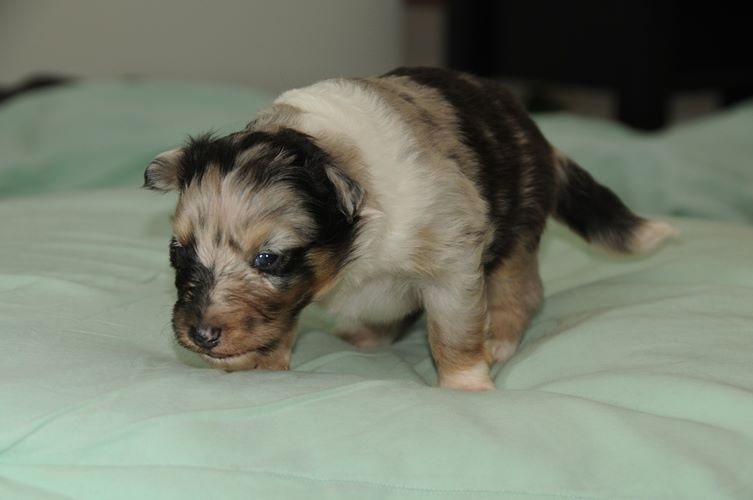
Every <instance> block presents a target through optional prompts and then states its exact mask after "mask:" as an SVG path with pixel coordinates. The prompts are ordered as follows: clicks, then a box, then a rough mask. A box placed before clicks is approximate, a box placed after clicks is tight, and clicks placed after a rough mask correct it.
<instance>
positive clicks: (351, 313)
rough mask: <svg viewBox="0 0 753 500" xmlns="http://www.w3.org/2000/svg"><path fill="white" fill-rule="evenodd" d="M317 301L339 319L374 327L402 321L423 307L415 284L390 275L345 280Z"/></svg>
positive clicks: (354, 277) (352, 277) (351, 277)
mask: <svg viewBox="0 0 753 500" xmlns="http://www.w3.org/2000/svg"><path fill="white" fill-rule="evenodd" d="M318 302H319V304H320V305H321V306H322V307H324V308H325V309H326V310H328V311H329V312H330V313H332V314H334V315H336V316H339V317H341V318H346V319H349V320H353V321H358V322H363V323H371V324H384V323H391V322H393V321H398V320H401V319H402V318H404V317H405V316H406V315H408V314H410V313H412V312H414V311H416V310H417V309H418V308H419V307H420V299H419V292H418V288H417V287H416V286H415V284H414V283H412V282H411V281H410V280H406V279H405V278H401V277H399V276H393V275H389V274H382V275H375V276H369V277H360V279H359V277H356V276H350V277H346V278H345V279H344V280H342V281H341V282H340V283H339V284H338V285H337V286H336V287H335V289H333V290H332V291H330V292H329V293H327V294H326V295H325V296H324V297H322V298H321V299H319V301H318Z"/></svg>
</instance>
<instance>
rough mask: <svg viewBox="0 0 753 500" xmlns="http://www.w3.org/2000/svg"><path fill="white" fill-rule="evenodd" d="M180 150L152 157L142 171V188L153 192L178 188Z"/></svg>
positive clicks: (181, 168) (181, 170) (181, 169)
mask: <svg viewBox="0 0 753 500" xmlns="http://www.w3.org/2000/svg"><path fill="white" fill-rule="evenodd" d="M182 157H183V150H182V149H181V148H176V149H171V150H170V151H165V152H164V153H160V154H158V155H157V156H155V157H154V159H153V160H152V161H151V163H149V165H148V166H147V167H146V170H144V186H143V187H145V188H147V189H153V190H155V191H173V190H175V189H178V187H179V186H180V178H181V175H182V173H183V166H182V165H181V158H182Z"/></svg>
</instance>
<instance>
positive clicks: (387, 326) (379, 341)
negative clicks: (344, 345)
mask: <svg viewBox="0 0 753 500" xmlns="http://www.w3.org/2000/svg"><path fill="white" fill-rule="evenodd" d="M420 315H421V310H418V311H416V312H413V313H411V314H408V315H407V316H405V318H403V319H400V320H397V321H393V322H388V323H380V324H376V323H364V322H358V321H341V322H340V323H339V324H338V325H337V327H336V328H335V335H337V336H338V337H340V338H341V339H343V340H344V341H346V342H348V343H350V344H353V345H354V346H356V347H379V346H383V345H387V344H389V343H391V342H392V341H393V340H395V339H396V338H397V337H399V336H400V335H402V334H403V333H405V332H406V331H407V329H408V328H410V326H411V325H412V324H413V323H414V322H415V321H416V319H418V317H419V316H420Z"/></svg>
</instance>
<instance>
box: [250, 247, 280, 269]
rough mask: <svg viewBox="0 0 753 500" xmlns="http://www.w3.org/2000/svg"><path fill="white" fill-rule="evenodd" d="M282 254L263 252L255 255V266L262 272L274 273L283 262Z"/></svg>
mask: <svg viewBox="0 0 753 500" xmlns="http://www.w3.org/2000/svg"><path fill="white" fill-rule="evenodd" d="M282 260H283V259H282V256H280V255H278V254H276V253H269V252H261V253H258V254H256V257H254V263H253V266H254V267H255V268H256V269H258V270H259V271H261V272H264V273H273V272H275V271H276V270H277V269H278V268H279V267H280V264H281V263H282Z"/></svg>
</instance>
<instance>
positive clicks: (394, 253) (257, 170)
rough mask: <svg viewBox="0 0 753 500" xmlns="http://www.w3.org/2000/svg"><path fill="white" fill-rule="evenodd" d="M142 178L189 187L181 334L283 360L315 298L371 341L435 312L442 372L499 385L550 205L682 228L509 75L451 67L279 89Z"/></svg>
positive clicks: (184, 339) (526, 314)
mask: <svg viewBox="0 0 753 500" xmlns="http://www.w3.org/2000/svg"><path fill="white" fill-rule="evenodd" d="M145 185H146V186H147V187H149V188H152V189H157V190H162V191H170V190H176V191H178V192H179V200H178V205H177V208H176V211H175V214H174V216H173V219H172V225H173V234H174V236H173V239H172V241H171V244H170V256H171V263H172V265H173V267H174V268H175V273H176V274H175V275H176V278H175V284H176V288H177V289H178V300H177V302H176V304H175V308H174V313H173V327H174V330H175V334H176V337H177V339H178V342H179V343H180V344H181V345H183V346H184V347H186V348H187V349H190V350H192V351H195V352H198V353H200V354H201V355H202V356H203V357H204V359H206V360H207V361H208V362H209V363H210V364H211V365H213V366H216V367H219V368H224V369H228V370H239V369H250V368H270V369H286V368H288V366H289V360H290V349H291V346H292V342H293V338H294V330H295V323H296V318H297V316H298V313H299V312H300V310H301V309H302V308H303V307H304V306H305V305H306V304H308V303H309V302H311V301H317V302H319V303H320V304H321V305H322V306H323V307H325V308H327V309H329V310H330V311H332V312H333V313H335V314H336V315H338V317H340V319H341V323H340V328H339V331H338V334H339V335H341V336H342V337H343V338H346V339H348V340H350V341H351V342H354V343H356V344H359V345H373V344H376V343H380V342H383V341H389V340H391V339H392V338H393V337H394V336H395V335H396V334H397V333H398V332H399V330H400V327H401V325H404V324H405V322H406V320H407V319H408V318H412V317H415V315H416V314H417V312H419V311H425V312H426V314H427V324H428V334H429V342H430V345H431V351H432V355H433V357H434V360H435V362H436V364H437V368H438V371H439V381H440V385H441V386H444V387H450V388H459V389H469V390H483V389H490V388H492V387H493V385H492V383H491V380H490V378H489V370H488V367H489V364H490V363H492V362H494V361H504V360H506V359H507V358H508V357H509V356H511V355H512V354H513V353H514V351H515V349H516V347H517V345H518V343H519V341H520V338H521V336H522V335H523V333H524V331H525V329H526V327H527V325H528V322H529V321H530V319H531V317H532V315H533V314H534V313H535V311H536V309H537V308H538V306H539V304H540V302H541V297H542V288H541V281H540V279H539V275H538V265H537V260H536V250H537V247H538V243H539V238H540V236H541V233H542V231H543V229H544V226H545V224H546V219H547V217H548V216H549V215H553V216H554V217H556V218H557V219H559V220H561V221H563V222H564V223H565V224H567V225H568V226H569V227H570V228H572V229H573V230H574V231H575V232H576V233H578V234H579V235H580V236H582V237H584V238H585V239H587V240H589V241H592V242H595V243H600V244H602V245H603V246H605V247H608V248H611V249H614V250H618V251H623V252H634V251H640V250H645V249H649V248H653V247H655V246H656V245H657V244H658V243H659V242H660V241H661V240H662V239H663V238H664V237H665V236H667V235H668V234H671V233H672V232H673V229H672V228H671V226H668V225H666V224H663V223H660V222H653V221H648V220H646V219H642V218H640V217H638V216H636V215H635V214H633V213H632V212H631V211H630V210H629V209H628V208H626V207H625V205H624V204H623V203H622V202H621V201H620V200H619V199H618V198H617V197H616V196H615V195H614V193H612V192H611V191H610V190H609V189H607V188H605V187H604V186H601V185H600V184H598V183H596V181H594V179H593V178H592V177H591V176H590V175H589V174H588V173H587V172H585V171H584V170H582V169H581V168H580V167H579V166H578V165H577V164H575V163H574V162H573V161H572V160H570V159H569V158H567V157H566V156H564V155H563V154H562V153H560V152H559V151H557V150H556V149H555V148H553V147H552V146H551V145H550V144H549V143H548V142H547V141H546V139H545V138H544V137H543V136H542V135H541V133H540V131H539V130H538V128H537V127H536V125H535V124H534V123H533V121H531V119H530V118H529V117H528V116H527V114H526V113H525V112H524V110H523V109H522V108H521V107H520V105H519V104H518V103H517V101H516V100H515V99H514V98H513V97H512V96H511V95H510V94H509V93H508V92H507V91H506V90H505V89H503V88H502V87H501V86H499V85H498V84H496V83H494V82H491V81H488V80H482V79H479V78H475V77H472V76H470V75H465V74H461V73H455V72H450V71H447V70H440V69H428V68H417V69H407V68H406V69H398V70H396V71H394V72H392V73H388V74H387V75H383V76H381V77H376V78H368V79H336V80H327V81H324V82H320V83H318V84H315V85H313V86H311V87H306V88H303V89H297V90H293V91H289V92H286V93H284V94H283V95H281V96H280V97H279V98H278V99H277V100H276V101H275V103H274V104H273V105H272V106H271V107H270V108H268V109H266V110H264V111H262V112H261V113H259V115H258V116H257V118H256V119H255V120H254V121H252V122H251V123H250V124H249V125H248V126H247V127H246V128H245V129H244V130H241V131H239V132H236V133H234V134H231V135H229V136H226V137H211V136H205V137H200V138H197V139H192V140H190V141H189V142H188V143H187V144H186V145H185V146H183V147H181V148H179V149H176V150H172V151H168V152H166V153H163V154H161V155H159V156H158V157H157V158H155V159H154V160H153V162H152V163H151V164H150V165H149V167H147V170H146V172H145Z"/></svg>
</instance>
